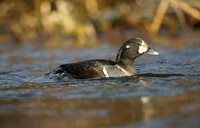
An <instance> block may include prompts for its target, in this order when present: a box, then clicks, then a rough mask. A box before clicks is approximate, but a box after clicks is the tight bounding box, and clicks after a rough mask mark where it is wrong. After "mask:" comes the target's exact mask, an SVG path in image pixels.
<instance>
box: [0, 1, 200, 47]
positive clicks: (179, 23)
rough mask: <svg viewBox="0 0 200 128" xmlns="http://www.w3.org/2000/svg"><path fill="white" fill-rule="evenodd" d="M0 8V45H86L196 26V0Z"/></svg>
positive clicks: (199, 25)
mask: <svg viewBox="0 0 200 128" xmlns="http://www.w3.org/2000/svg"><path fill="white" fill-rule="evenodd" d="M0 9H1V11H0V38H1V41H0V43H7V42H16V43H27V42H45V41H46V40H55V42H59V41H58V39H63V40H75V41H76V42H78V43H79V44H87V43H88V42H93V40H96V39H99V38H106V37H108V38H113V39H115V38H116V39H118V38H119V37H123V38H128V37H133V36H140V35H142V36H148V35H151V36H154V37H155V36H162V35H164V36H167V37H170V38H174V37H177V36H180V33H181V32H184V31H185V30H187V31H199V30H200V1H199V0H0ZM163 31H164V34H162V32H163Z"/></svg>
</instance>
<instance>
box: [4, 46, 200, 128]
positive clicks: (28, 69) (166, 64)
mask: <svg viewBox="0 0 200 128" xmlns="http://www.w3.org/2000/svg"><path fill="white" fill-rule="evenodd" d="M152 45H153V44H152ZM152 48H154V49H155V50H157V51H158V52H159V53H160V55H159V56H148V55H144V56H142V57H140V58H138V59H137V60H136V62H135V67H136V71H137V75H136V76H132V77H121V78H100V79H88V80H73V79H71V80H65V79H64V80H58V79H49V78H48V77H45V76H44V74H45V73H47V72H49V71H50V70H52V69H53V68H56V67H57V66H59V65H60V64H64V63H68V62H75V61H81V60H87V59H94V58H98V59H102V58H105V59H113V60H114V59H115V56H116V53H117V51H118V48H117V47H115V46H112V45H110V44H108V43H102V44H99V45H98V46H94V47H92V48H87V49H83V50H72V49H68V48H61V47H57V48H49V47H46V46H45V45H39V44H34V45H33V44H27V45H22V46H13V45H9V44H6V45H1V47H0V50H1V54H0V66H1V68H0V127H1V128H3V127H5V128H8V127H9V128H10V127H30V128H32V127H33V128H35V127H48V128H54V127H56V128H57V127H59V128H62V127H73V128H75V127H86V128H88V127H98V128H99V127H101V128H102V127H117V128H118V127H125V128H129V127H130V128H132V127H137V128H145V127H148V128H149V127H152V128H155V127H166V128H168V127H174V128H175V127H191V126H192V127H196V128H197V127H200V122H199V120H200V79H199V78H200V49H199V47H196V48H192V47H187V48H186V47H182V48H165V47H162V46H160V45H159V46H158V45H155V44H154V45H153V46H152Z"/></svg>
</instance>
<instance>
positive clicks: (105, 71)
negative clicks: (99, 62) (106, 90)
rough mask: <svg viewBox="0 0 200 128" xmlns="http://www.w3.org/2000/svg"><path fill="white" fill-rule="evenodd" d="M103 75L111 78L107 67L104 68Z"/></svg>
mask: <svg viewBox="0 0 200 128" xmlns="http://www.w3.org/2000/svg"><path fill="white" fill-rule="evenodd" d="M103 73H104V75H105V77H109V74H108V72H107V70H106V66H104V67H103Z"/></svg>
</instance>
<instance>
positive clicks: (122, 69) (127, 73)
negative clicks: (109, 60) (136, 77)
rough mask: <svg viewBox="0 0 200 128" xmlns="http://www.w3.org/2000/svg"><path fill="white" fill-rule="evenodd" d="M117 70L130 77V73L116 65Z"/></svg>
mask: <svg viewBox="0 0 200 128" xmlns="http://www.w3.org/2000/svg"><path fill="white" fill-rule="evenodd" d="M116 66H117V68H119V69H120V70H121V71H122V72H124V73H125V74H126V75H129V76H130V73H128V72H127V71H126V70H125V69H123V68H122V67H120V66H119V65H116Z"/></svg>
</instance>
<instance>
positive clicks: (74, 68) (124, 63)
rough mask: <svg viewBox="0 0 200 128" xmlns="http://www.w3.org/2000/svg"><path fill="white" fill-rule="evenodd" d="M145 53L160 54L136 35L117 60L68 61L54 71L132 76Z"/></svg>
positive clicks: (84, 75) (83, 75)
mask: <svg viewBox="0 0 200 128" xmlns="http://www.w3.org/2000/svg"><path fill="white" fill-rule="evenodd" d="M143 54H151V55H158V54H159V53H158V52H156V51H154V50H153V49H151V48H150V47H148V45H147V44H146V42H145V41H144V40H143V39H141V38H137V37H136V38H132V39H130V40H128V41H127V42H125V43H124V45H123V46H122V47H121V48H120V49H119V51H118V53H117V57H116V60H115V61H111V60H102V59H95V60H87V61H82V62H77V63H68V64H63V65H60V66H59V67H58V68H56V69H55V70H53V72H54V73H55V74H63V73H64V74H66V75H70V76H71V77H72V78H75V79H87V78H99V77H120V76H132V75H135V74H136V72H135V68H134V60H135V59H136V58H137V57H139V56H141V55H143Z"/></svg>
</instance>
